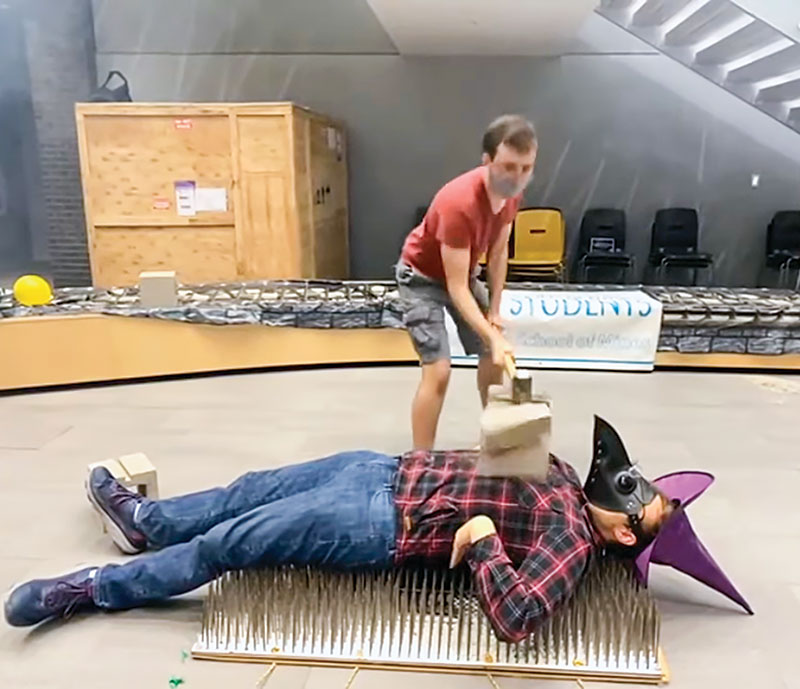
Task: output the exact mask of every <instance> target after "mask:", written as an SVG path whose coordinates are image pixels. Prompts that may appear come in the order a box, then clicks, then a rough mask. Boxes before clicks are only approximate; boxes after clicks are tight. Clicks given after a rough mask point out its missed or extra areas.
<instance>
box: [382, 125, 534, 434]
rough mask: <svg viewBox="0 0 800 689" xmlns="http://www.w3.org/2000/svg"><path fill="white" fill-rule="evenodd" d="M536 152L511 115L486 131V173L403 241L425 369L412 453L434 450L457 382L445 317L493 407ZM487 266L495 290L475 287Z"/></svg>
mask: <svg viewBox="0 0 800 689" xmlns="http://www.w3.org/2000/svg"><path fill="white" fill-rule="evenodd" d="M537 149H538V144H537V139H536V132H535V129H534V127H533V125H532V124H531V123H530V122H529V121H528V120H526V119H525V118H524V117H521V116H519V115H504V116H503V117H500V118H498V119H497V120H495V121H494V122H492V124H491V125H489V128H488V129H487V130H486V133H485V134H484V137H483V157H482V165H481V166H480V167H477V168H475V169H474V170H470V171H469V172H466V173H464V174H463V175H461V176H459V177H456V178H455V179H454V180H452V181H451V182H448V183H447V184H446V185H445V186H444V187H443V188H442V189H441V190H440V191H439V193H438V194H436V196H435V197H434V199H433V203H431V206H430V208H429V209H428V212H427V213H426V215H425V218H424V219H423V221H422V223H421V224H420V225H419V227H417V228H415V229H414V230H413V231H412V232H411V234H409V235H408V238H407V239H406V241H405V244H404V246H403V251H402V254H401V256H400V261H399V262H398V264H397V269H396V278H397V284H398V286H399V291H400V297H401V298H402V299H403V300H404V302H405V309H406V312H405V317H404V322H405V325H406V329H407V330H408V333H409V335H410V336H411V340H412V342H413V343H414V348H415V349H416V351H417V354H418V355H419V357H420V360H421V362H422V380H421V381H420V384H419V388H418V389H417V393H416V396H415V397H414V402H413V405H412V409H411V427H412V431H413V436H414V448H415V449H417V450H430V449H432V448H433V444H434V441H435V439H436V427H437V426H438V423H439V415H440V413H441V411H442V404H443V403H444V396H445V393H446V392H447V384H448V382H449V380H450V347H449V343H448V338H447V331H446V329H445V322H444V309H447V311H448V312H449V313H450V315H451V317H452V318H453V320H454V321H455V323H456V326H457V328H458V335H459V339H460V340H461V343H462V345H463V346H464V350H465V351H466V353H467V354H477V355H479V363H478V390H479V392H480V396H481V402H482V404H483V405H484V406H486V399H487V394H488V389H489V385H491V384H493V383H495V382H499V380H498V379H499V377H500V376H501V375H502V366H503V362H504V359H505V355H506V354H507V353H510V352H511V346H510V345H509V343H508V342H507V341H506V339H505V337H503V334H502V323H501V320H500V299H501V296H502V292H503V286H504V285H505V281H506V272H507V269H508V237H509V234H510V232H511V223H512V222H513V220H514V217H515V216H516V214H517V211H518V210H519V206H520V202H521V200H522V192H523V191H524V189H525V187H526V186H527V185H528V183H529V182H530V180H531V177H532V175H533V168H534V164H535V162H536V153H537ZM484 254H485V255H486V257H487V273H488V279H489V280H488V281H489V289H488V294H487V289H486V286H485V285H484V284H482V283H481V282H479V281H478V279H477V274H478V260H479V259H480V257H481V256H482V255H484Z"/></svg>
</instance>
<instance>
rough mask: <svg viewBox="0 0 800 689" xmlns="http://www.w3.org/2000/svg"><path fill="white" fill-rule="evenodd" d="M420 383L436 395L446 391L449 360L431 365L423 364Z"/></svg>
mask: <svg viewBox="0 0 800 689" xmlns="http://www.w3.org/2000/svg"><path fill="white" fill-rule="evenodd" d="M422 382H423V384H424V385H427V386H429V387H430V389H431V390H432V391H434V392H436V393H438V394H442V395H443V394H444V393H445V392H446V391H447V385H448V383H449V382H450V360H449V359H440V360H439V361H436V362H434V363H431V364H424V365H423V367H422Z"/></svg>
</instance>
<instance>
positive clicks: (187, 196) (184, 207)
mask: <svg viewBox="0 0 800 689" xmlns="http://www.w3.org/2000/svg"><path fill="white" fill-rule="evenodd" d="M175 205H176V207H177V209H178V215H183V216H193V215H197V207H196V205H195V183H194V182H175Z"/></svg>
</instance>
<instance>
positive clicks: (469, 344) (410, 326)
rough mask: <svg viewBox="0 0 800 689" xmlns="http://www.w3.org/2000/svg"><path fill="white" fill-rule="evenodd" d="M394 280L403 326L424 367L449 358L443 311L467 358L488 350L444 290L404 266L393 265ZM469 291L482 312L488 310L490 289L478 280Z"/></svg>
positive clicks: (407, 266) (475, 280) (472, 283)
mask: <svg viewBox="0 0 800 689" xmlns="http://www.w3.org/2000/svg"><path fill="white" fill-rule="evenodd" d="M395 279H396V280H397V286H398V290H399V293H400V298H401V300H402V301H403V308H404V312H403V323H404V324H405V326H406V330H408V334H409V335H410V336H411V341H412V342H413V343H414V349H416V350H417V354H418V355H419V358H420V359H421V360H422V363H423V364H432V363H433V362H435V361H439V360H441V359H450V342H449V341H448V338H447V330H446V328H445V325H444V310H445V309H447V312H448V313H449V314H450V317H451V318H452V319H453V321H454V322H455V324H456V328H457V329H458V339H459V340H461V344H462V345H463V347H464V351H465V352H466V353H467V354H469V355H478V356H484V355H485V354H487V352H488V350H487V348H486V345H484V343H483V340H482V339H481V338H480V336H479V335H478V334H477V333H476V332H475V331H474V330H472V328H470V327H469V325H467V322H466V321H465V320H464V318H463V317H462V316H461V314H460V313H459V311H458V309H457V308H456V306H455V304H453V302H452V300H451V299H450V295H449V294H448V293H447V288H446V287H445V286H444V285H443V284H441V283H439V282H437V281H436V280H432V279H431V278H429V277H427V276H425V275H423V274H422V273H420V272H418V271H416V270H414V269H413V268H412V267H411V266H409V265H406V264H405V263H402V262H400V263H398V264H397V265H396V266H395ZM469 288H470V291H471V292H472V296H474V297H475V301H477V302H478V306H479V307H480V309H481V311H483V312H484V313H488V311H489V290H488V289H487V288H486V285H485V284H483V283H482V282H481V281H480V280H478V278H477V277H472V278H470V281H469Z"/></svg>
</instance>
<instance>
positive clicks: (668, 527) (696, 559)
mask: <svg viewBox="0 0 800 689" xmlns="http://www.w3.org/2000/svg"><path fill="white" fill-rule="evenodd" d="M653 483H654V484H655V485H656V486H657V487H658V488H659V489H660V490H662V491H663V492H664V493H665V494H666V495H667V497H668V498H670V499H671V500H679V501H680V504H681V508H680V509H679V510H678V511H677V512H676V513H675V514H674V515H672V517H670V518H669V519H668V520H667V522H666V524H664V526H663V527H662V529H661V531H659V533H658V535H657V536H656V538H655V540H653V542H652V543H651V544H650V545H649V546H647V548H645V549H644V550H643V551H642V552H641V553H640V554H639V556H638V557H637V558H636V566H635V568H634V571H635V572H636V575H637V577H638V578H639V580H640V581H641V582H642V583H643V584H644V585H645V586H646V585H647V579H648V575H649V573H650V563H651V562H655V563H657V564H659V565H669V566H670V567H674V568H675V569H677V570H679V571H681V572H683V573H684V574H688V575H689V576H690V577H693V578H694V579H697V580H698V581H700V582H702V583H704V584H706V585H707V586H710V587H711V588H713V589H715V590H716V591H719V592H720V593H721V594H722V595H724V596H727V597H728V598H730V599H731V600H732V601H733V602H735V603H738V604H739V605H741V606H742V607H743V608H744V609H745V610H746V611H747V612H748V613H750V614H751V615H752V614H753V609H752V608H751V607H750V605H749V604H748V603H747V601H746V600H745V599H744V596H742V594H741V593H739V591H737V590H736V587H735V586H734V585H733V584H732V583H731V580H730V579H728V577H727V576H725V573H724V572H723V571H722V570H721V569H720V567H719V565H718V564H717V563H716V562H715V561H714V558H713V557H711V554H710V553H709V552H708V551H707V550H706V549H705V547H704V546H703V544H702V543H701V542H700V539H699V538H698V536H697V534H696V533H695V532H694V529H693V528H692V525H691V523H690V522H689V517H688V516H687V515H686V511H685V510H686V508H687V507H688V506H689V505H690V504H692V503H693V502H694V501H695V500H697V498H699V497H700V496H701V495H702V494H703V493H705V492H706V490H708V488H709V486H710V485H711V484H712V483H714V477H713V476H712V475H711V474H707V473H706V472H703V471H679V472H676V473H674V474H667V475H666V476H662V477H661V478H658V479H656V480H655V481H653Z"/></svg>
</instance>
